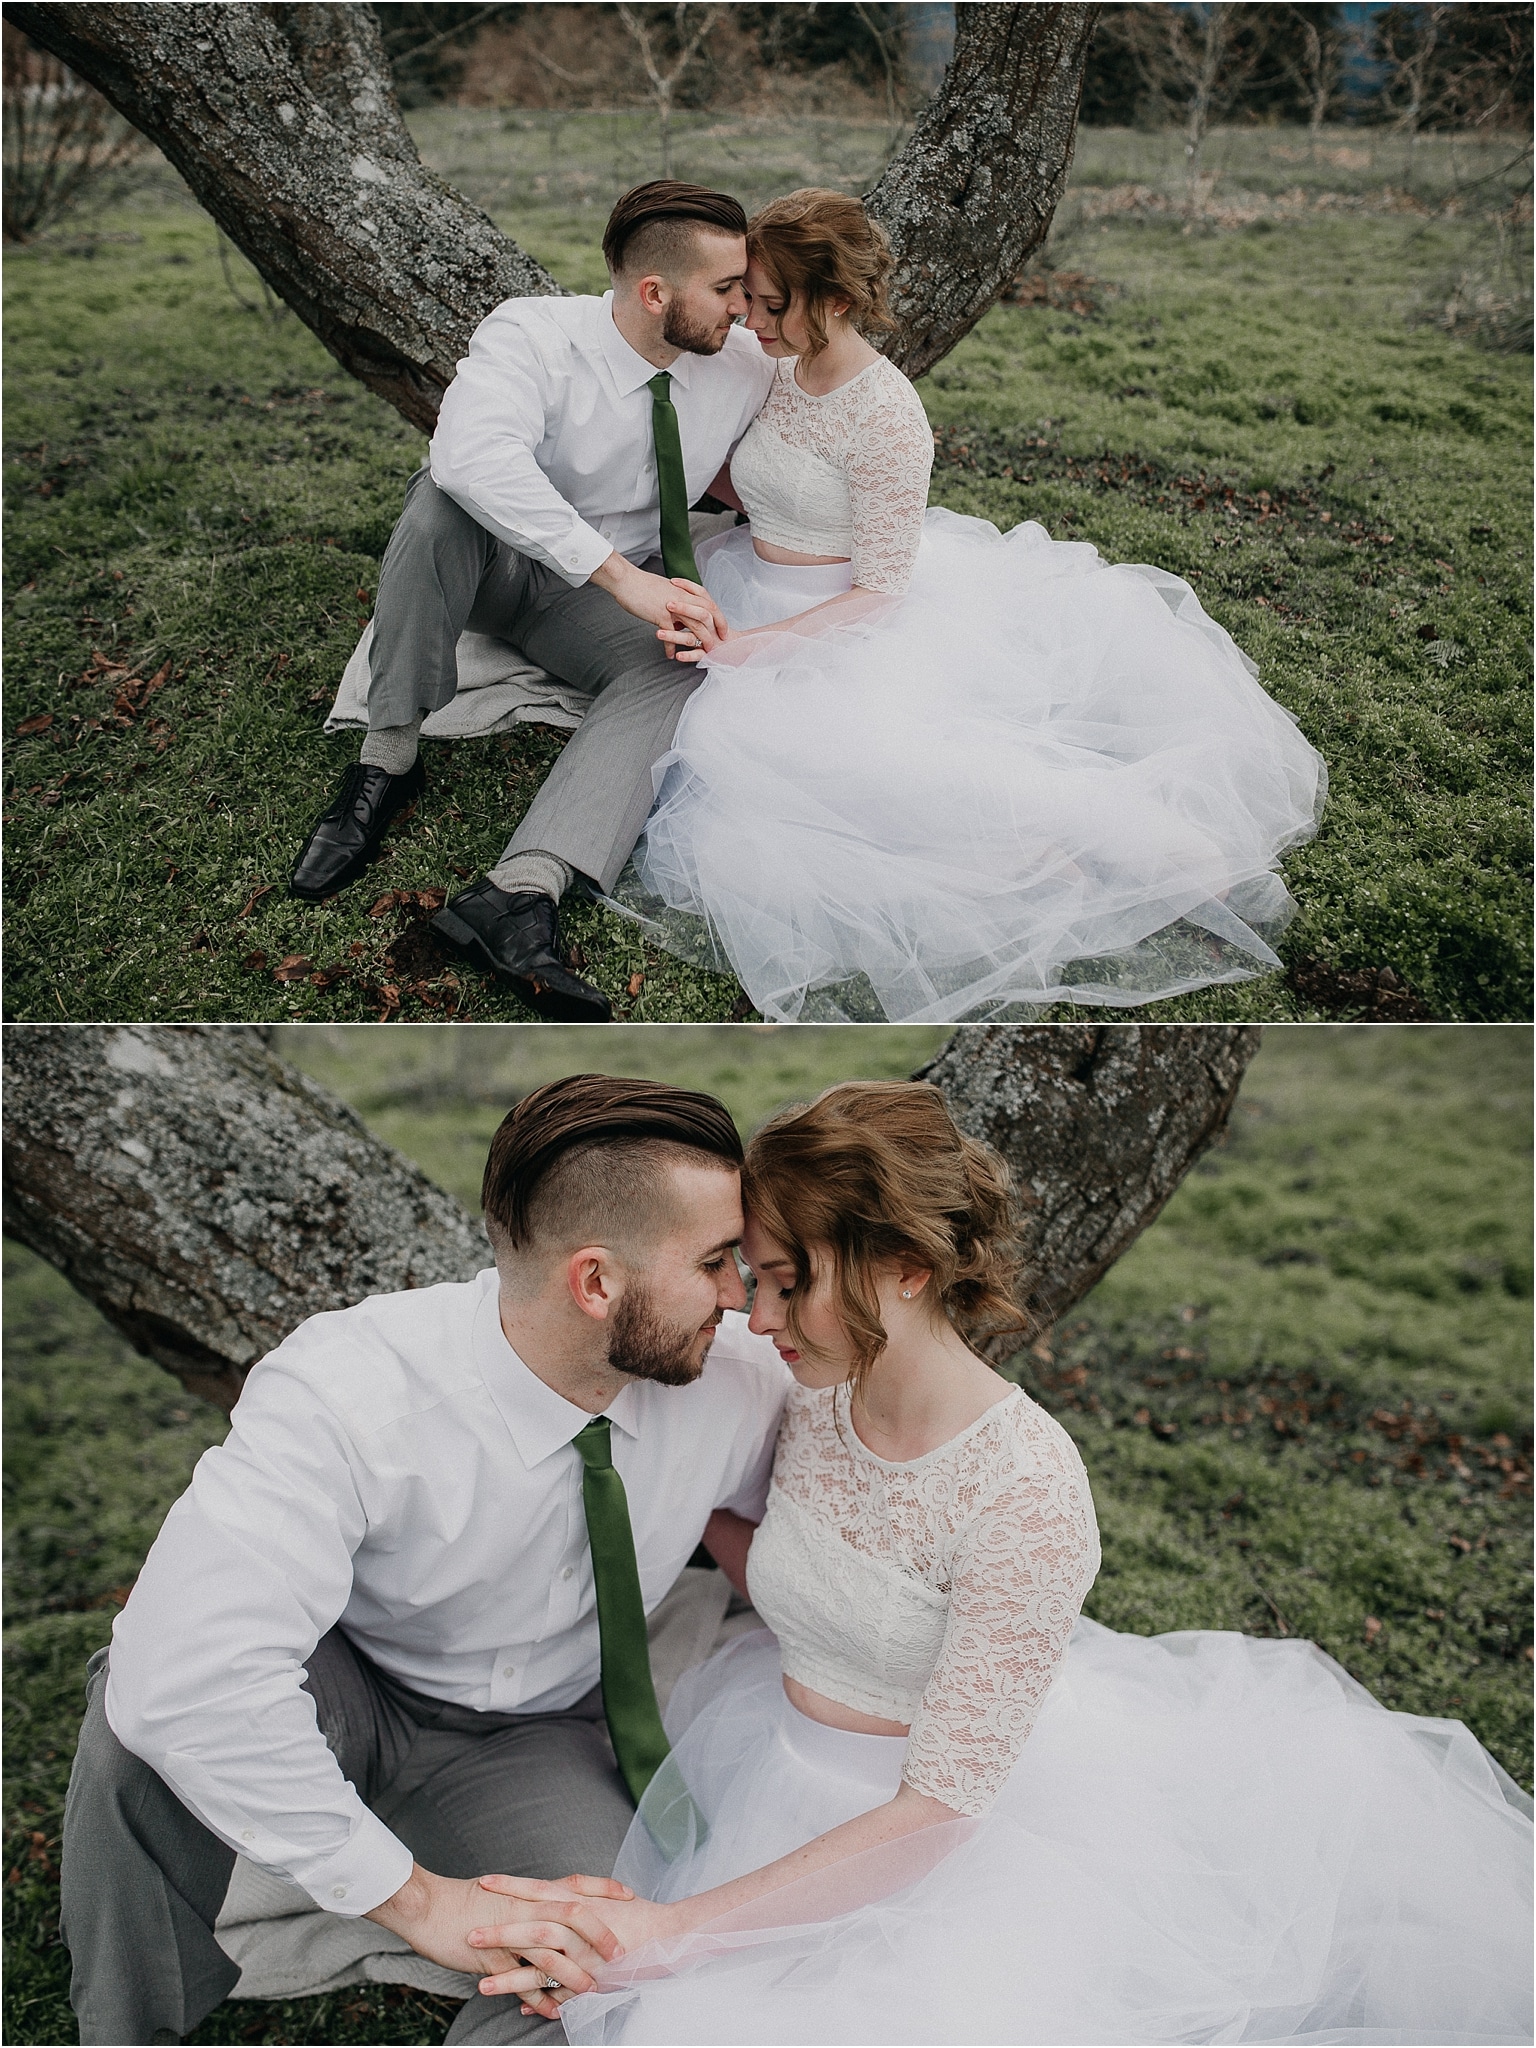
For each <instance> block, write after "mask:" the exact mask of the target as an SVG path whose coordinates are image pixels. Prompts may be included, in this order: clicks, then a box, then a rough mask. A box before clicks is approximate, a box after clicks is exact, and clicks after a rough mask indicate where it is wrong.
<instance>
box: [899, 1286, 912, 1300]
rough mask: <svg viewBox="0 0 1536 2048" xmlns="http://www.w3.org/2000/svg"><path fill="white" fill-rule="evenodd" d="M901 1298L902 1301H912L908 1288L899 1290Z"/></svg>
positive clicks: (910, 1291)
mask: <svg viewBox="0 0 1536 2048" xmlns="http://www.w3.org/2000/svg"><path fill="white" fill-rule="evenodd" d="M901 1298H902V1300H903V1301H910V1300H911V1299H912V1290H911V1288H910V1287H903V1289H902V1290H901Z"/></svg>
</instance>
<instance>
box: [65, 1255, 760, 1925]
mask: <svg viewBox="0 0 1536 2048" xmlns="http://www.w3.org/2000/svg"><path fill="white" fill-rule="evenodd" d="M788 1384H789V1376H788V1374H787V1372H786V1370H785V1368H784V1366H783V1365H782V1363H781V1362H780V1360H779V1357H778V1354H777V1353H776V1352H775V1351H774V1349H773V1346H772V1345H771V1344H770V1343H769V1341H768V1340H767V1339H766V1338H764V1337H754V1336H753V1335H752V1334H751V1333H750V1331H749V1330H748V1329H747V1327H746V1320H745V1318H744V1317H742V1316H739V1315H734V1314H728V1315H727V1316H726V1317H725V1319H724V1321H723V1323H722V1325H721V1327H720V1330H719V1332H718V1334H717V1335H716V1338H715V1341H714V1344H713V1346H712V1347H711V1350H710V1353H709V1357H708V1360H707V1362H706V1364H705V1368H704V1372H703V1376H702V1377H701V1378H700V1379H699V1380H697V1381H696V1382H695V1383H694V1384H693V1385H692V1386H690V1387H662V1386H658V1385H656V1384H654V1383H653V1382H650V1381H640V1380H636V1381H631V1382H630V1383H629V1384H628V1385H626V1386H625V1387H624V1388H623V1390H622V1391H621V1393H620V1394H619V1396H618V1398H617V1400H615V1402H614V1403H613V1405H612V1407H611V1408H610V1409H609V1410H608V1414H609V1416H610V1418H611V1420H612V1423H613V1430H612V1445H613V1462H614V1465H615V1467H616V1468H617V1470H618V1472H619V1475H620V1477H621V1478H622V1479H623V1481H624V1487H625V1491H626V1493H627V1495H628V1497H629V1513H630V1522H631V1526H632V1527H633V1530H634V1537H635V1554H636V1558H637V1561H638V1564H639V1568H640V1586H641V1591H642V1594H643V1596H644V1600H645V1606H646V1611H647V1612H649V1611H650V1610H651V1609H652V1608H654V1607H655V1606H656V1605H657V1603H658V1602H659V1601H660V1600H661V1599H662V1598H663V1596H664V1595H665V1594H666V1593H667V1592H668V1591H669V1590H670V1588H671V1587H672V1585H673V1584H674V1583H675V1581H676V1579H677V1577H678V1574H679V1573H680V1572H681V1571H682V1569H683V1567H684V1565H685V1564H686V1563H687V1562H688V1559H689V1556H690V1555H691V1554H692V1552H693V1549H694V1547H695V1545H696V1544H697V1543H698V1541H699V1539H700V1537H701V1535H702V1534H703V1531H704V1524H705V1522H706V1521H707V1520H708V1518H709V1515H710V1514H711V1512H712V1511H713V1510H714V1509H715V1508H717V1507H725V1508H731V1509H733V1510H734V1511H735V1512H736V1513H737V1514H740V1515H745V1516H746V1517H747V1518H748V1519H749V1520H751V1521H759V1520H761V1518H762V1515H763V1510H764V1506H765V1503H766V1499H767V1489H768V1476H769V1471H770V1468H771V1465H772V1462H773V1446H774V1439H775V1436H776V1434H777V1430H778V1422H779V1411H780V1408H781V1407H782V1405H783V1400H784V1394H785V1391H786V1389H787V1387H788ZM591 1419H592V1418H591V1417H590V1415H588V1414H587V1413H586V1411H585V1410H584V1409H581V1408H576V1407H573V1406H572V1404H571V1403H570V1402H569V1401H566V1400H565V1399H563V1398H562V1396H561V1395H559V1394H557V1393H555V1392H554V1391H553V1390H552V1389H551V1388H549V1387H547V1386H546V1385H545V1384H544V1382H543V1381H542V1380H540V1379H539V1378H537V1377H536V1376H535V1374H534V1373H532V1372H531V1371H530V1370H529V1369H528V1367H527V1366H526V1365H524V1364H523V1362H522V1360H521V1359H520V1358H519V1357H518V1356H517V1354H516V1352H514V1351H513V1349H512V1347H511V1346H510V1345H509V1344H508V1342H507V1340H506V1337H505V1335H504V1334H503V1331H502V1327H501V1317H500V1312H499V1304H498V1291H497V1277H496V1273H495V1271H494V1269H492V1270H490V1271H488V1272H484V1273H481V1274H480V1275H479V1276H478V1277H477V1278H476V1279H474V1280H471V1281H468V1282H466V1283H463V1284H455V1285H449V1286H442V1287H428V1288H422V1289H420V1290H418V1291H414V1292H410V1293H405V1294H385V1295H377V1296H374V1297H373V1298H372V1299H370V1300H368V1301H364V1302H362V1303H360V1304H359V1305H358V1306H357V1307H356V1308H349V1309H341V1310H339V1311H337V1312H336V1313H334V1314H330V1315H319V1316H312V1317H311V1318H310V1320H309V1321H308V1322H306V1323H303V1324H301V1325H300V1327H299V1328H298V1329H297V1330H295V1331H294V1332H293V1334H292V1336H290V1337H288V1338H286V1339H285V1340H284V1341H283V1342H282V1343H281V1344H280V1345H279V1346H278V1347H277V1349H276V1350H275V1351H273V1352H271V1353H270V1354H269V1355H268V1356H267V1357H266V1358H264V1359H262V1360H261V1361H260V1363H259V1364H257V1365H256V1366H255V1367H254V1368H253V1370H252V1371H251V1373H250V1375H249V1377H248V1379H247V1381H246V1385H245V1390H244V1392H243V1393H242V1394H241V1396H240V1400H239V1403H238V1405H237V1406H236V1408H235V1413H234V1420H233V1426H232V1427H231V1429H230V1433H229V1437H228V1440H227V1441H226V1442H225V1443H224V1444H223V1445H222V1446H220V1447H219V1448H217V1449H215V1450H210V1451H206V1452H205V1453H204V1454H203V1456H202V1458H201V1459H200V1460H199V1461H198V1465H197V1470H196V1471H195V1473H194V1474H193V1477H192V1484H191V1486H190V1487H189V1488H188V1489H187V1491H186V1493H184V1494H183V1495H182V1497H181V1499H180V1500H179V1501H178V1502H177V1503H176V1505H175V1506H174V1507H173V1508H172V1509H171V1512H170V1514H169V1515H168V1516H167V1517H166V1520H165V1525H164V1527H163V1528H162V1529H161V1532H160V1534H159V1536H158V1537H157V1539H156V1541H155V1545H154V1548H153V1549H152V1550H151V1551H150V1553H149V1556H148V1558H147V1559H146V1561H145V1565H144V1569H143V1572H142V1573H141V1574H140V1577H139V1580H138V1583H137V1585H136V1586H135V1587H134V1589H133V1593H132V1595H131V1597H130V1598H129V1601H128V1604H127V1606H126V1607H125V1609H124V1610H123V1612H122V1614H121V1615H120V1616H119V1617H118V1620H117V1624H116V1626H115V1627H114V1629H113V1631H112V1657H111V1668H110V1675H109V1678H108V1684H107V1695H106V1713H107V1720H108V1722H109V1724H110V1725H111V1727H112V1730H113V1732H114V1733H115V1734H116V1736H117V1738H118V1740H119V1741H120V1742H121V1743H122V1744H123V1745H124V1747H125V1748H127V1749H129V1750H131V1751H133V1753H134V1754H135V1755H137V1756H140V1757H142V1758H143V1759H144V1760H145V1761H146V1762H147V1763H149V1764H150V1765H151V1766H152V1767H153V1768H154V1769H155V1770H156V1771H157V1772H158V1773H159V1775H160V1776H161V1777H162V1778H163V1779H164V1780H165V1782H166V1783H167V1784H168V1785H169V1786H170V1787H171V1788H172V1790H173V1791H174V1792H175V1793H176V1794H177V1796H178V1797H179V1798H180V1799H181V1801H182V1803H183V1804H184V1805H185V1806H187V1807H188V1808H190V1810H191V1811H192V1812H193V1813H195V1814H196V1815H197V1817H198V1818H199V1819H200V1820H201V1821H202V1822H203V1824H204V1825H205V1826H206V1827H208V1828H210V1829H212V1831H213V1832H214V1834H216V1835H217V1836H218V1837H219V1838H220V1840H221V1841H224V1842H226V1843H228V1844H229V1846H230V1847H231V1848H233V1849H235V1850H238V1851H239V1852H240V1853H241V1854H243V1855H245V1856H248V1857H250V1858H251V1859H252V1860H253V1861H254V1862H256V1863H259V1864H261V1865H263V1866H264V1867H265V1868H267V1869H268V1870H272V1871H277V1872H281V1873H283V1874H285V1875H287V1876H289V1877H291V1878H293V1879H294V1880H296V1882H297V1883H299V1884H300V1885H302V1886H303V1887H304V1889H305V1890H306V1891H307V1892H308V1893H309V1895H310V1897H311V1898H312V1899H314V1900H315V1902H316V1904H317V1905H320V1906H323V1907H325V1908H326V1909H327V1910H328V1911H329V1912H332V1913H341V1914H346V1915H354V1914H360V1913H366V1912H368V1911H370V1910H371V1909H372V1908H373V1907H374V1906H376V1905H378V1904H379V1903H380V1902H381V1901H382V1900H384V1899H387V1898H389V1897H390V1895H391V1894H392V1893H394V1892H396V1891H398V1890H399V1888H400V1886H401V1885H402V1884H404V1882H405V1880H406V1879H407V1878H408V1877H409V1876H410V1873H411V1852H410V1850H409V1849H407V1848H406V1846H405V1844H404V1843H403V1842H401V1841H400V1840H399V1839H398V1837H396V1836H395V1835H394V1834H392V1833H391V1831H390V1830H389V1828H387V1827H386V1826H385V1825H384V1823H383V1822H382V1821H381V1820H379V1819H378V1818H377V1816H376V1815H374V1814H373V1813H372V1812H370V1810H369V1809H368V1808H367V1807H366V1806H365V1805H364V1804H363V1802H362V1800H361V1799H360V1798H359V1797H358V1795H357V1793H356V1792H355V1791H354V1790H353V1788H352V1786H351V1785H350V1784H349V1783H347V1781H346V1780H345V1779H344V1778H343V1777H342V1774H341V1770H340V1767H339V1766H338V1764H337V1762H336V1759H335V1757H334V1756H333V1755H332V1753H331V1751H330V1750H329V1749H328V1748H327V1747H326V1743H325V1739H324V1737H323V1736H322V1735H321V1733H320V1730H319V1727H318V1724H317V1721H316V1716H315V1706H314V1701H313V1700H312V1699H311V1698H310V1696H309V1694H308V1693H306V1692H304V1691H303V1690H302V1689H301V1686H302V1680H303V1676H304V1666H305V1663H306V1661H307V1659H308V1657H309V1654H310V1652H311V1651H312V1650H313V1648H314V1646H315V1644H316V1642H317V1641H318V1640H319V1639H320V1637H321V1636H322V1635H324V1634H325V1632H326V1631H327V1630H328V1629H329V1628H331V1627H332V1626H333V1625H334V1624H335V1623H336V1622H338V1621H339V1622H340V1623H341V1625H342V1627H343V1629H344V1630H345V1631H346V1634H347V1635H348V1636H349V1637H350V1638H351V1640H352V1641H353V1642H354V1643H355V1644H356V1645H357V1647H358V1648H359V1649H360V1650H361V1651H362V1652H363V1653H364V1655H365V1656H367V1657H370V1658H371V1659H372V1660H373V1662H374V1663H375V1664H377V1665H379V1666H380V1667H381V1668H382V1669H383V1670H384V1671H387V1672H389V1673H391V1674H392V1675H393V1676H394V1677H396V1678H398V1679H400V1680H401V1681H402V1682H403V1683H404V1684H406V1685H408V1686H410V1687H412V1688H413V1689H414V1690H415V1691H417V1692H422V1693H426V1694H429V1695H430V1696H431V1697H433V1698H435V1699H443V1700H451V1701H454V1702H455V1703H457V1704H458V1705H460V1706H464V1707H474V1708H477V1709H480V1710H482V1711H484V1710H487V1709H493V1710H496V1711H498V1712H515V1711H525V1712H529V1713H535V1712H542V1711H545V1710H553V1709H556V1708H559V1707H565V1706H570V1705H571V1704H572V1703H573V1702H574V1701H576V1700H579V1699H580V1698H581V1697H582V1695H583V1694H584V1693H587V1692H589V1691H590V1690H591V1688H592V1687H593V1686H594V1685H595V1684H596V1683H597V1681H598V1673H599V1657H598V1634H597V1605H596V1594H595V1592H594V1589H593V1583H592V1563H591V1552H590V1549H589V1547H588V1542H587V1527H586V1515H585V1512H584V1509H583V1505H582V1484H581V1482H582V1463H581V1458H580V1455H579V1454H578V1453H577V1451H576V1450H575V1449H574V1448H573V1447H572V1438H573V1437H575V1435H576V1433H577V1431H578V1430H580V1429H582V1428H584V1427H585V1425H586V1424H587V1423H588V1422H589V1421H590V1420H591Z"/></svg>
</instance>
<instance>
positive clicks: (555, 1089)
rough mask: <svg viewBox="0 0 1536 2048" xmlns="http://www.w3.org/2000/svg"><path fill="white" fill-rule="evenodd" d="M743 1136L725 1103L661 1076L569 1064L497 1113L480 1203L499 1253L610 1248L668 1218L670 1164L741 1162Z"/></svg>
mask: <svg viewBox="0 0 1536 2048" xmlns="http://www.w3.org/2000/svg"><path fill="white" fill-rule="evenodd" d="M741 1162H742V1145H741V1137H740V1134H739V1133H738V1131H737V1129H736V1125H735V1123H734V1122H733V1121H732V1118H731V1113H730V1111H729V1110H728V1109H727V1108H726V1106H725V1104H724V1103H723V1102H717V1101H716V1100H715V1098H714V1096H712V1095H700V1094H696V1093H695V1092H694V1091H693V1090H692V1089H691V1088H672V1087H669V1086H668V1085H667V1084H666V1083H665V1082H662V1081H635V1080H625V1079H620V1078H618V1077H616V1076H614V1075H611V1074H571V1075H569V1076H568V1077H567V1078H566V1079H565V1080H563V1081H550V1082H548V1083H546V1085H545V1086H544V1087H542V1088H535V1089H534V1091H533V1093H532V1094H531V1095H525V1096H524V1097H523V1099H522V1101H521V1102H520V1103H518V1105H517V1107H516V1108H515V1109H513V1110H510V1111H509V1112H508V1113H507V1115H506V1116H505V1117H503V1118H502V1121H501V1124H500V1126H499V1127H498V1129H497V1132H496V1135H495V1137H494V1138H492V1140H491V1151H490V1157H489V1158H488V1159H487V1160H486V1163H485V1181H484V1184H483V1186H482V1188H481V1192H480V1200H481V1206H482V1207H483V1208H484V1210H485V1224H486V1232H487V1235H488V1236H489V1237H490V1240H491V1246H492V1249H493V1250H494V1251H495V1252H496V1254H497V1256H498V1258H499V1257H500V1256H501V1254H502V1253H503V1252H504V1251H508V1252H512V1253H518V1252H525V1251H546V1250H547V1251H552V1252H561V1251H575V1250H576V1249H577V1248H578V1247H579V1246H581V1245H584V1244H607V1245H611V1246H614V1247H615V1248H618V1249H623V1248H624V1247H638V1246H641V1245H644V1244H648V1243H653V1242H654V1241H655V1240H656V1239H657V1238H658V1237H659V1236H662V1235H664V1234H665V1232H666V1230H667V1228H668V1225H669V1222H670V1219H671V1213H672V1212H671V1203H670V1200H669V1196H670V1187H671V1176H672V1170H673V1168H674V1167H675V1166H677V1165H680V1164H688V1163H693V1164H699V1163H705V1164H712V1165H715V1166H717V1167H719V1168H720V1169H721V1170H723V1171H728V1172H732V1173H738V1172H740V1170H741Z"/></svg>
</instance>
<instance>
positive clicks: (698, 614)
mask: <svg viewBox="0 0 1536 2048" xmlns="http://www.w3.org/2000/svg"><path fill="white" fill-rule="evenodd" d="M666 607H667V611H668V613H669V614H670V616H671V623H670V624H669V625H665V626H661V627H658V629H657V632H656V638H657V639H658V640H659V641H661V643H662V645H663V646H664V647H665V648H666V650H667V659H668V660H669V661H688V662H699V661H702V660H703V659H704V657H705V656H706V655H707V654H713V653H714V652H715V650H716V649H717V648H718V647H719V646H720V645H721V643H722V642H723V641H726V640H728V639H729V638H730V637H731V631H730V628H729V627H728V626H727V625H726V623H725V620H724V618H723V617H722V616H721V614H720V612H719V610H718V608H717V607H716V605H715V602H714V600H713V599H712V598H711V596H710V594H709V592H708V591H707V590H706V589H705V588H704V587H703V585H702V584H700V583H690V582H689V580H688V578H687V577H686V576H674V577H673V578H672V593H671V594H670V595H669V596H668V597H667V599H666Z"/></svg>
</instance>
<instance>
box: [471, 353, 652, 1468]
mask: <svg viewBox="0 0 1536 2048" xmlns="http://www.w3.org/2000/svg"><path fill="white" fill-rule="evenodd" d="M653 374H654V373H653ZM491 1277H492V1278H493V1279H494V1278H495V1275H494V1273H493V1274H492V1276H491ZM475 1354H476V1362H477V1363H478V1365H479V1367H480V1376H481V1378H482V1379H483V1380H484V1381H485V1384H486V1388H487V1390H488V1391H489V1393H490V1396H491V1399H492V1400H493V1401H494V1402H495V1403H496V1409H497V1413H498V1414H499V1415H500V1416H501V1419H502V1421H503V1422H504V1423H505V1424H506V1425H507V1432H508V1434H509V1435H510V1437H511V1438H512V1441H513V1443H514V1444H515V1445H516V1446H517V1454H518V1456H519V1457H520V1458H521V1459H522V1461H523V1463H524V1464H525V1465H526V1466H527V1467H528V1469H529V1471H532V1470H533V1468H534V1466H535V1465H541V1464H542V1463H543V1462H544V1460H545V1459H546V1458H549V1457H552V1456H553V1455H554V1453H555V1452H556V1451H561V1450H564V1448H565V1446H566V1445H567V1444H568V1443H570V1442H571V1440H572V1439H573V1438H574V1437H575V1436H576V1435H577V1434H578V1433H579V1432H580V1431H581V1430H583V1429H585V1428H586V1426H587V1424H588V1423H589V1422H590V1421H591V1420H592V1417H591V1416H590V1415H589V1414H588V1413H587V1411H586V1409H585V1408H578V1407H577V1406H576V1404H575V1402H574V1401H567V1400H566V1398H565V1396H564V1395H563V1394H557V1393H556V1392H555V1390H554V1388H553V1387H550V1386H546V1385H545V1384H544V1382H543V1380H541V1379H540V1378H539V1376H538V1374H537V1373H536V1372H534V1371H533V1370H532V1369H531V1368H530V1367H529V1366H527V1365H525V1364H524V1363H523V1361H522V1359H521V1358H519V1357H518V1355H517V1353H516V1352H515V1351H514V1350H513V1349H512V1346H511V1345H510V1344H509V1343H508V1342H507V1337H506V1332H505V1331H504V1330H503V1329H502V1327H501V1302H500V1290H499V1288H497V1287H488V1288H487V1290H486V1294H485V1298H484V1300H483V1301H482V1302H481V1304H480V1313H479V1315H478V1316H477V1317H476V1319H475ZM641 1408H642V1403H641V1400H640V1389H639V1388H638V1386H635V1385H634V1384H630V1385H628V1386H624V1387H621V1388H620V1389H619V1391H618V1394H617V1396H616V1397H615V1399H614V1400H613V1401H612V1402H611V1403H610V1404H609V1407H608V1410H607V1414H608V1419H609V1421H610V1422H611V1423H612V1424H613V1426H614V1428H615V1429H618V1430H621V1431H622V1432H623V1434H624V1435H625V1436H628V1437H638V1436H639V1434H640V1417H641Z"/></svg>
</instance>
